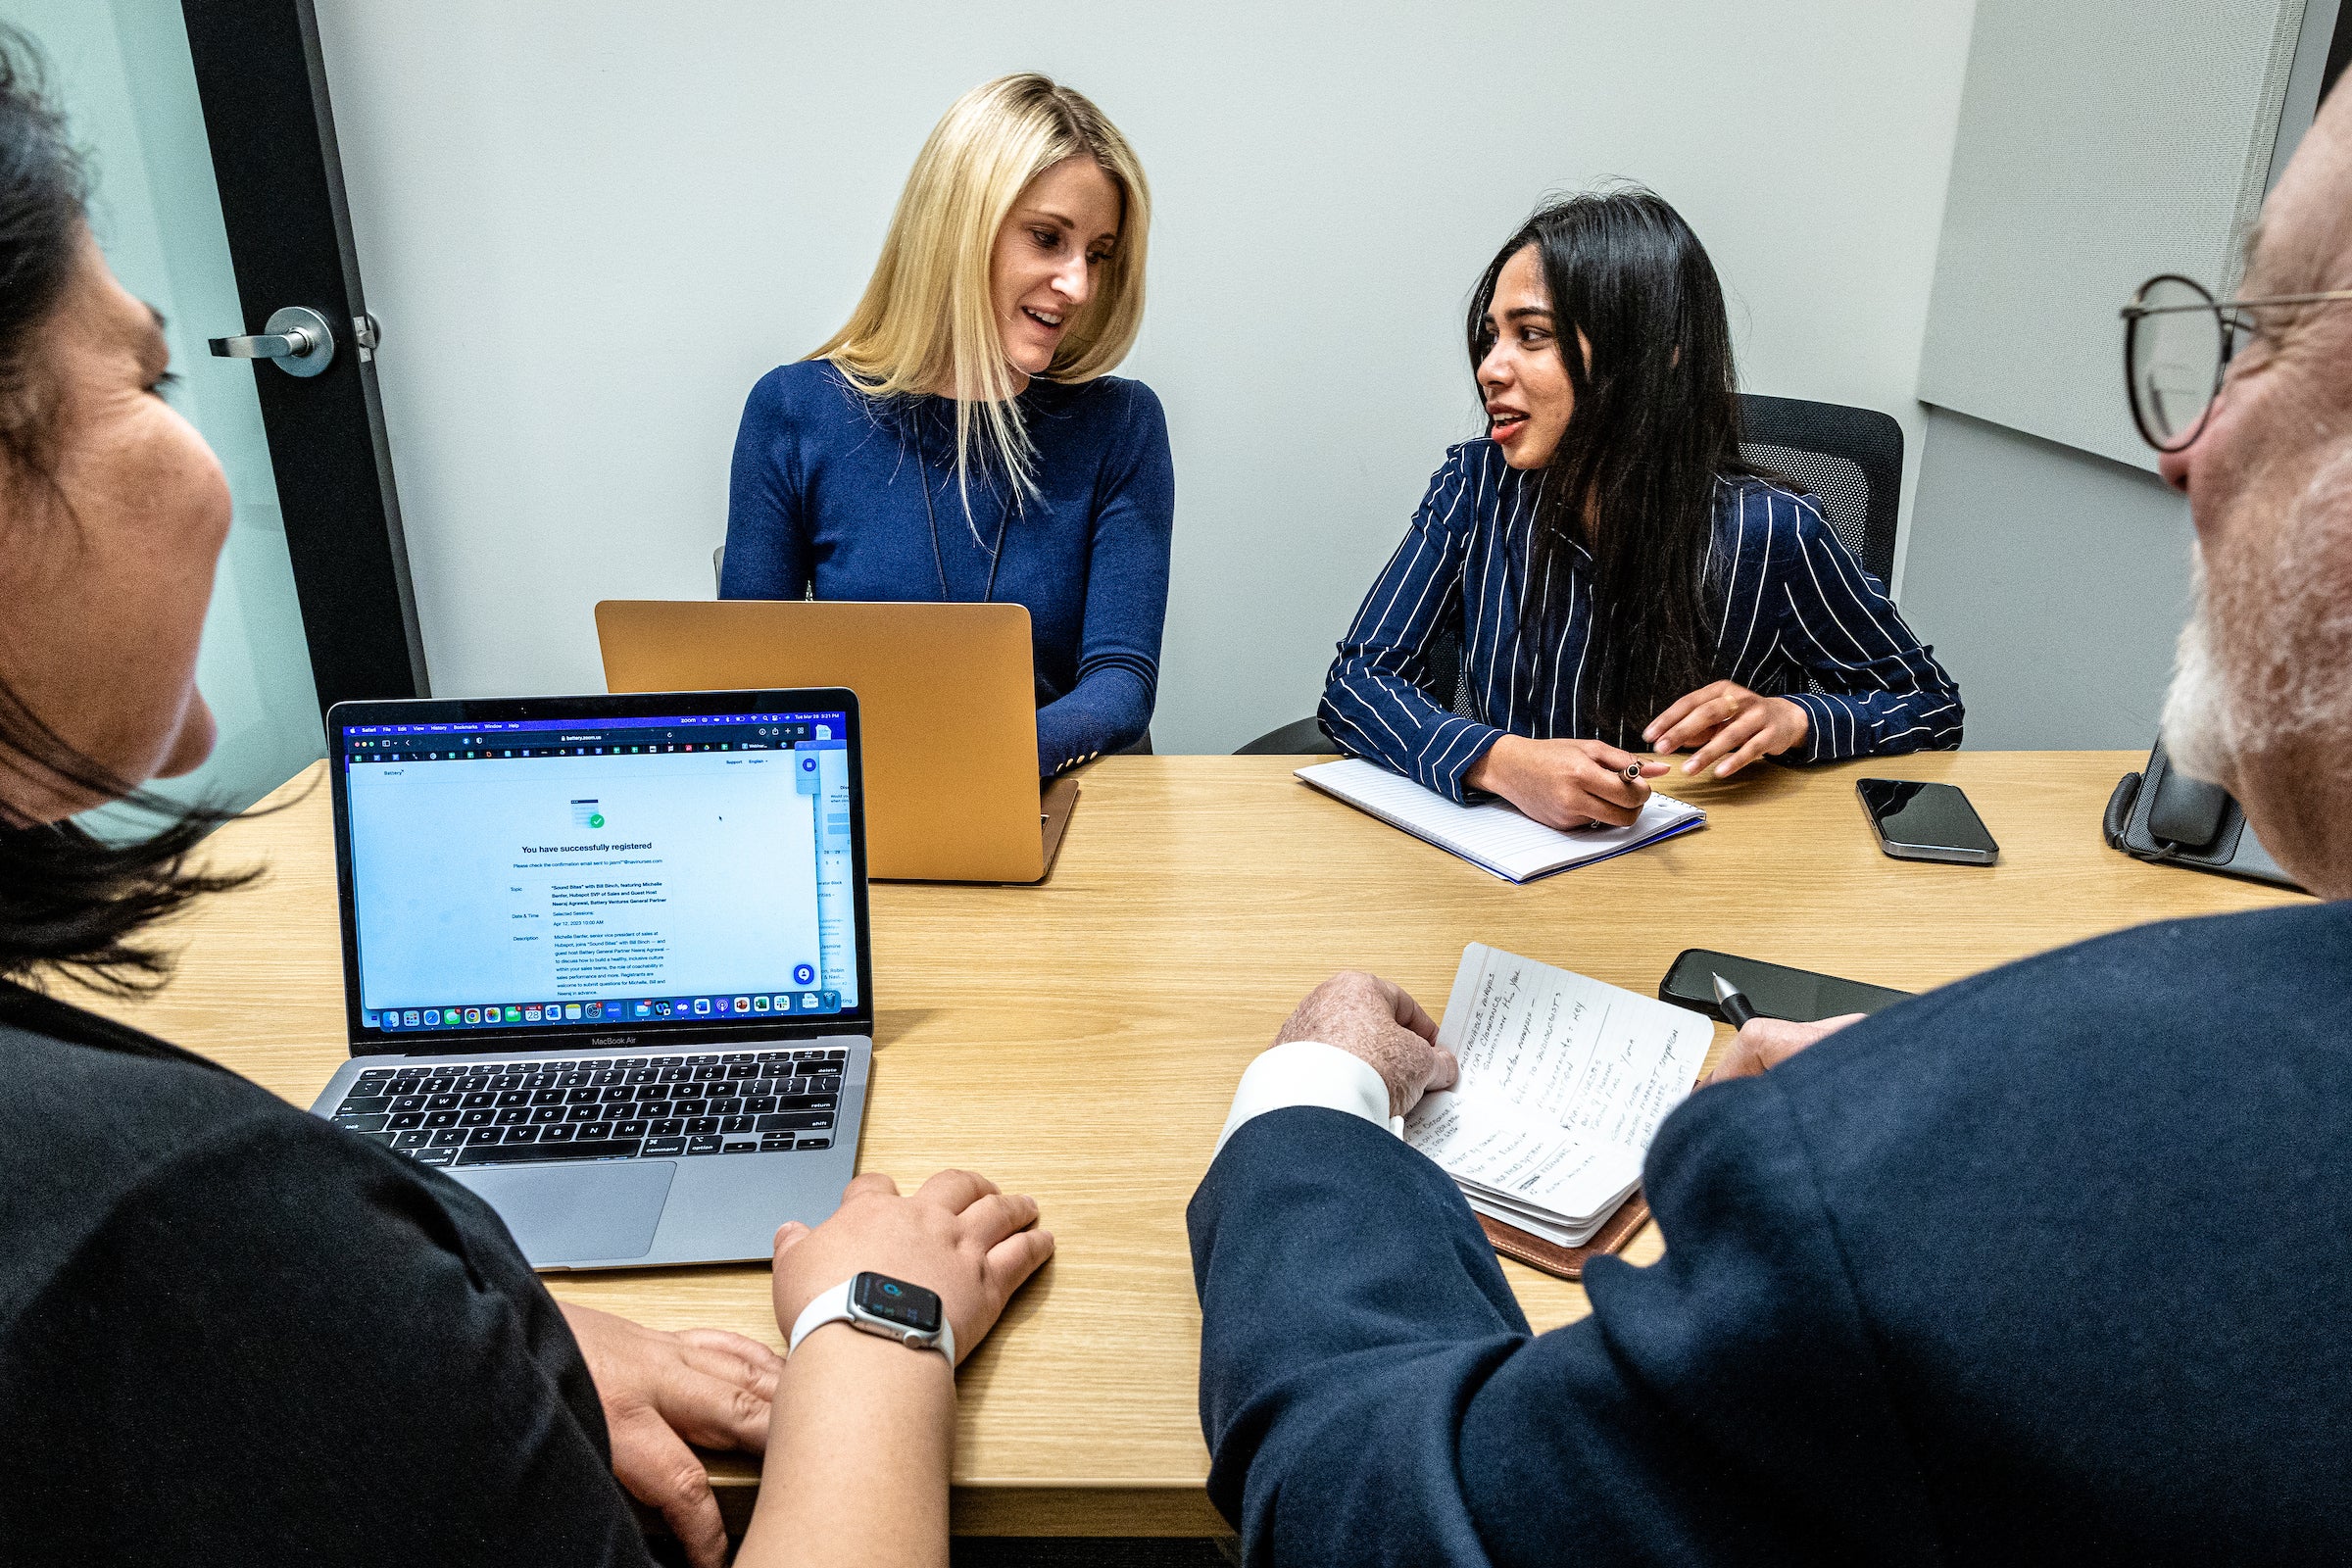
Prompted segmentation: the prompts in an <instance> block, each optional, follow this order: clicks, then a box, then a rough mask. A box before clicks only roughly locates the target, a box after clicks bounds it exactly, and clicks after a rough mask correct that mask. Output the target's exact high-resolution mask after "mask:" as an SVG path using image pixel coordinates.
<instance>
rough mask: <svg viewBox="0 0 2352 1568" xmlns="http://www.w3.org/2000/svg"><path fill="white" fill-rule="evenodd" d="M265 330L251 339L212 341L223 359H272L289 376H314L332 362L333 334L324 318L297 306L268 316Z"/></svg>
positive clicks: (216, 351)
mask: <svg viewBox="0 0 2352 1568" xmlns="http://www.w3.org/2000/svg"><path fill="white" fill-rule="evenodd" d="M264 326H265V327H266V330H265V331H262V332H260V333H257V334H255V335H254V336H252V337H217V338H214V339H212V348H213V353H214V354H215V355H217V356H218V357H220V358H221V359H224V360H275V361H276V362H277V368H279V369H281V370H283V371H285V372H286V373H287V374H288V375H317V374H318V373H319V371H320V370H323V369H325V368H327V367H328V366H329V365H332V364H333V363H334V359H335V333H334V329H333V328H332V327H330V326H328V325H327V324H326V318H325V317H323V316H320V315H319V313H318V312H317V311H314V310H309V309H306V308H305V307H303V306H300V305H289V306H287V307H285V308H284V309H283V310H279V311H273V312H271V313H270V319H269V320H268V321H267V322H265V323H264Z"/></svg>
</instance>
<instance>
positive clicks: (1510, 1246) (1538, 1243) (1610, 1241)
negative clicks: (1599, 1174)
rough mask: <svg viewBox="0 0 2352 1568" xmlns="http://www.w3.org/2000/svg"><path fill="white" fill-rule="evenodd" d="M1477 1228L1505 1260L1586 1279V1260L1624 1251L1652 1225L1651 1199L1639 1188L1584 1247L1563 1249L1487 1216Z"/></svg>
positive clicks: (1560, 1274) (1566, 1278)
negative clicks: (1635, 1233) (1636, 1234)
mask: <svg viewBox="0 0 2352 1568" xmlns="http://www.w3.org/2000/svg"><path fill="white" fill-rule="evenodd" d="M1477 1219H1478V1228H1479V1229H1480V1230H1482V1231H1485V1232H1486V1233H1487V1240H1488V1241H1489V1242H1492V1243H1493V1244H1494V1246H1495V1250H1496V1251H1497V1252H1500V1253H1501V1254H1502V1255H1503V1256H1505V1257H1510V1258H1516V1259H1518V1260H1519V1261H1520V1262H1522V1263H1525V1264H1526V1265H1527V1266H1528V1267H1529V1268H1540V1269H1542V1270H1543V1271H1544V1273H1546V1274H1556V1275H1558V1276H1559V1277H1560V1278H1561V1279H1564V1280H1581V1279H1583V1278H1584V1277H1585V1259H1586V1258H1588V1257H1598V1256H1601V1255H1602V1254H1604V1253H1608V1252H1615V1251H1621V1250H1624V1247H1625V1244H1626V1243H1628V1242H1630V1241H1632V1240H1633V1239H1634V1232H1636V1231H1638V1230H1640V1229H1641V1228H1642V1226H1644V1225H1646V1224H1648V1223H1649V1200H1648V1199H1646V1198H1644V1197H1643V1196H1642V1189H1641V1188H1639V1187H1637V1188H1635V1189H1634V1190H1633V1192H1632V1193H1630V1194H1629V1195H1627V1197H1626V1200H1625V1201H1624V1202H1622V1203H1620V1204H1618V1205H1617V1212H1616V1213H1614V1214H1611V1215H1610V1216H1609V1218H1608V1221H1607V1223H1606V1224H1604V1225H1602V1226H1601V1227H1600V1229H1598V1230H1596V1231H1594V1232H1593V1239H1592V1240H1591V1241H1589V1242H1587V1243H1586V1244H1585V1245H1584V1246H1582V1247H1562V1246H1560V1245H1559V1244H1558V1243H1557V1242H1547V1241H1544V1239H1543V1238H1542V1237H1540V1236H1530V1235H1529V1234H1528V1233H1527V1232H1525V1231H1523V1230H1521V1229H1520V1228H1519V1227H1518V1226H1516V1225H1505V1224H1504V1223H1503V1222H1502V1221H1500V1220H1498V1219H1495V1218H1492V1217H1490V1216H1488V1215H1485V1214H1480V1215H1478V1216H1477Z"/></svg>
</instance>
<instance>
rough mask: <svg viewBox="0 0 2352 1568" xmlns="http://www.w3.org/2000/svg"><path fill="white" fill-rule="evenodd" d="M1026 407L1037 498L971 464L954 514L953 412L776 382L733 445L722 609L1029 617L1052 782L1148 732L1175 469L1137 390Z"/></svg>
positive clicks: (781, 375)
mask: <svg viewBox="0 0 2352 1568" xmlns="http://www.w3.org/2000/svg"><path fill="white" fill-rule="evenodd" d="M1019 406H1020V411H1021V416H1022V417H1023V419H1024V420H1025V421H1026V422H1027V426H1028V430H1029V437H1030V440H1031V441H1032V442H1033V443H1034V445H1035V448H1036V469H1035V474H1036V480H1037V493H1036V494H1034V495H1031V496H1028V497H1026V498H1023V499H1021V500H1020V501H1018V503H1017V504H1016V502H1015V500H1014V497H1013V492H1012V487H1011V486H1010V485H1009V484H1007V483H1006V482H1005V479H1004V478H1003V476H1002V474H1001V472H999V471H998V470H997V469H995V468H994V467H990V466H982V467H980V468H977V469H976V470H975V471H974V473H973V475H972V480H971V483H970V486H969V496H970V511H969V514H968V515H967V514H966V511H965V505H964V500H963V498H962V497H961V496H959V495H958V493H957V489H956V464H955V454H956V433H955V432H956V426H955V405H954V404H953V403H952V402H950V401H949V400H947V399H945V398H933V397H916V398H894V399H888V400H882V399H875V398H869V397H867V396H866V395H865V394H863V393H861V392H859V391H858V389H857V388H856V387H854V386H852V385H851V384H850V383H849V381H848V380H847V379H846V378H845V377H844V376H843V375H842V373H841V372H840V371H839V370H837V369H835V368H833V367H832V366H831V365H829V364H826V363H825V362H823V361H821V360H806V361H802V362H801V363H799V364H795V365H787V366H783V367H780V368H777V369H774V370H770V371H769V372H768V373H767V374H766V375H764V376H761V377H760V384H759V385H758V386H755V387H754V388H752V396H751V400H750V402H749V403H747V404H746V405H745V407H744V411H743V427H742V429H741V431H740V432H738V434H737V435H736V438H735V467H734V475H733V479H732V482H731V484H730V486H729V490H728V503H727V558H726V570H725V573H724V576H723V578H722V580H721V581H720V584H719V597H720V598H722V599H800V598H803V597H805V596H806V595H807V594H808V593H809V591H810V590H813V592H814V595H815V597H816V598H818V599H866V600H876V599H888V600H921V599H932V600H936V599H953V600H967V601H968V600H977V599H981V598H984V597H993V598H994V599H996V600H997V601H999V602H1000V603H1008V604H1020V605H1026V606H1027V607H1028V608H1029V621H1030V629H1031V634H1032V636H1033V638H1034V640H1035V646H1036V655H1037V698H1038V713H1037V757H1038V772H1039V773H1041V774H1053V773H1058V772H1060V771H1062V770H1063V769H1065V768H1068V767H1070V766H1073V765H1075V764H1076V763H1079V762H1083V761H1086V760H1089V759H1091V758H1094V757H1098V756H1101V755H1102V754H1103V753H1104V752H1110V751H1116V750H1117V749H1119V748H1120V747H1122V746H1126V745H1128V744H1130V743H1132V742H1133V741H1135V740H1136V739H1137V738H1138V737H1140V736H1141V735H1142V734H1143V733H1144V730H1145V727H1146V726H1147V725H1149V724H1150V723H1151V722H1152V698H1153V694H1154V692H1155V690H1156V688H1157V686H1158V682H1159V637H1160V626H1161V622H1162V621H1163V620H1164V619H1165V618H1166V615H1167V606H1168V544H1169V536H1170V533H1171V530H1172V527H1173V522H1174V515H1175V510H1176V476H1175V470H1174V467H1173V466H1172V464H1171V462H1170V460H1169V457H1168V427H1167V420H1166V418H1165V417H1163V416H1162V415H1161V413H1160V408H1159V399H1157V398H1156V397H1154V396H1152V389H1151V388H1150V387H1147V386H1145V385H1144V384H1143V383H1142V382H1141V381H1128V380H1122V379H1119V378H1117V377H1115V376H1102V377H1099V378H1097V379H1095V380H1092V381H1087V382H1084V383H1081V384H1079V385H1076V386H1064V385H1060V384H1058V383H1055V382H1051V381H1045V380H1032V381H1031V382H1030V383H1029V389H1028V390H1027V391H1026V392H1024V393H1022V394H1021V397H1020V400H1019ZM926 483H927V484H928V486H929V489H930V506H929V508H928V509H926V508H925V506H924V494H923V492H924V487H925V485H926ZM1000 531H1001V533H1002V538H1003V541H1004V543H1003V558H1002V560H1001V561H1000V562H999V563H998V564H997V567H996V580H995V584H994V591H993V594H992V593H991V589H990V582H989V572H990V560H991V556H992V555H993V554H994V553H995V551H996V549H997V546H998V540H999V537H1000ZM935 538H936V542H937V550H936V553H935V552H934V549H933V545H934V539H935ZM943 579H944V581H943Z"/></svg>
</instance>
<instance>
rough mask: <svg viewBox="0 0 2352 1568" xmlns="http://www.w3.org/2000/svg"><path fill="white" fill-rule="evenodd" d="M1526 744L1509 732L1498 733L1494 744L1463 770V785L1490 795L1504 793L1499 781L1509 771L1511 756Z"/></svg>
mask: <svg viewBox="0 0 2352 1568" xmlns="http://www.w3.org/2000/svg"><path fill="white" fill-rule="evenodd" d="M1526 744H1527V743H1526V742H1525V741H1523V740H1521V739H1520V738H1519V737H1518V736H1516V735H1513V734H1511V733H1510V732H1509V731H1508V730H1504V731H1502V732H1500V733H1498V734H1497V735H1495V740H1494V742H1493V744H1491V745H1490V746H1488V748H1487V749H1486V750H1485V751H1483V752H1481V753H1479V755H1478V757H1477V758H1476V760H1473V761H1472V762H1471V764H1470V765H1469V766H1468V767H1466V768H1464V769H1463V770H1462V783H1463V784H1464V785H1466V786H1467V787H1468V788H1470V789H1474V790H1485V791H1486V792H1487V793H1488V794H1490V795H1500V794H1502V793H1504V791H1503V788H1502V785H1501V783H1500V782H1499V781H1500V780H1501V779H1502V777H1503V776H1504V775H1505V774H1506V773H1507V772H1508V771H1509V768H1510V765H1511V754H1512V753H1513V752H1514V751H1516V750H1517V749H1518V748H1519V747H1521V746H1524V745H1526Z"/></svg>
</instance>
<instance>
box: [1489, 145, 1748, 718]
mask: <svg viewBox="0 0 2352 1568" xmlns="http://www.w3.org/2000/svg"><path fill="white" fill-rule="evenodd" d="M1530 246H1533V247H1534V248H1535V251H1536V255H1537V257H1538V258H1539V260H1540V261H1541V263H1542V266H1543V270H1544V286H1545V288H1546V289H1547V290H1548V291H1549V293H1550V295H1551V311H1552V321H1553V327H1554V331H1555V341H1556V342H1557V344H1558V346H1559V352H1560V358H1561V360H1562V361H1563V362H1564V363H1565V365H1566V367H1567V370H1568V384H1569V386H1570V387H1571V388H1572V389H1573V390H1574V392H1575V396H1576V408H1575V413H1574V414H1573V415H1572V416H1571V417H1570V418H1569V420H1568V428H1567V430H1566V431H1565V432H1564V433H1563V434H1562V435H1561V437H1560V444H1559V447H1558V449H1557V450H1556V451H1555V452H1554V453H1553V454H1552V458H1551V462H1550V464H1549V465H1548V466H1546V467H1545V468H1544V473H1543V477H1542V481H1541V483H1540V485H1539V486H1538V492H1537V499H1536V503H1535V508H1534V521H1533V527H1534V535H1533V538H1532V541H1531V548H1530V550H1529V554H1528V572H1527V580H1526V581H1525V583H1523V584H1522V585H1521V589H1520V605H1519V616H1520V623H1521V624H1522V625H1525V626H1530V627H1543V626H1551V627H1556V626H1557V625H1558V624H1559V621H1560V617H1562V616H1565V615H1566V614H1567V613H1568V594H1569V586H1568V583H1569V573H1568V572H1567V570H1566V569H1565V565H1566V563H1565V562H1563V561H1562V560H1560V558H1561V557H1562V556H1563V555H1564V554H1565V553H1566V552H1567V551H1568V549H1569V547H1570V542H1571V541H1580V542H1582V543H1583V544H1584V545H1585V547H1586V548H1587V549H1588V550H1590V551H1591V552H1592V554H1593V567H1592V586H1593V625H1592V628H1591V632H1590V640H1589V641H1588V643H1587V645H1586V647H1587V654H1586V665H1585V668H1586V676H1585V678H1586V680H1587V681H1588V682H1589V686H1588V689H1589V690H1590V691H1591V693H1592V695H1593V710H1592V711H1593V715H1594V718H1595V725H1594V730H1593V733H1594V734H1596V735H1597V736H1598V737H1599V738H1600V739H1602V740H1605V741H1608V742H1610V743H1611V744H1614V745H1624V744H1626V743H1627V741H1628V738H1629V737H1632V738H1638V737H1639V736H1640V733H1641V730H1642V725H1644V724H1646V723H1648V722H1649V720H1650V719H1651V718H1653V717H1655V716H1656V715H1657V713H1658V712H1659V711H1661V710H1663V709H1664V708H1665V707H1666V706H1667V705H1668V704H1669V703H1671V702H1673V701H1674V700H1675V699H1676V698H1678V697H1680V696H1682V695H1683V694H1684V693H1686V692H1689V691H1691V690H1694V689H1695V688H1697V687H1699V686H1702V685H1704V684H1706V682H1707V681H1709V680H1711V679H1713V678H1714V667H1713V657H1712V656H1713V650H1714V640H1715V638H1714V631H1713V628H1712V627H1711V625H1710V624H1709V619H1710V617H1709V611H1708V605H1707V603H1706V598H1705V585H1704V584H1702V583H1701V581H1700V574H1701V572H1702V570H1703V569H1704V566H1705V563H1706V559H1707V544H1708V539H1709V537H1710V535H1711V532H1712V529H1713V519H1714V506H1715V482H1716V477H1717V476H1718V475H1719V474H1720V475H1735V476H1736V475H1740V474H1749V473H1754V472H1756V471H1757V470H1755V469H1754V468H1753V467H1751V466H1749V465H1748V464H1747V463H1746V462H1745V461H1744V460H1743V459H1742V458H1741V457H1740V402H1739V398H1738V396H1737V391H1738V378H1737V376H1736V375H1735V373H1734V371H1733V368H1732V333H1731V324H1730V322H1729V320H1728V319H1727V318H1726V316H1725V314H1724V307H1723V288H1722V285H1721V284H1720V283H1718V282H1717V281H1716V278H1715V268H1714V264H1713V263H1711V262H1709V261H1708V260H1707V253H1706V249H1705V248H1704V247H1703V246H1701V245H1700V244H1699V242H1698V236H1697V235H1696V234H1693V233H1692V232H1691V225H1690V224H1688V223H1686V222H1684V221H1683V220H1682V215H1680V214H1679V213H1677V212H1676V211H1675V210H1674V209H1673V208H1672V207H1670V206H1668V205H1667V204H1666V202H1665V201H1664V200H1663V199H1662V198H1660V197H1659V196H1657V195H1656V194H1655V193H1654V192H1651V191H1648V190H1644V189H1642V188H1641V187H1640V186H1625V187H1619V188H1614V189H1608V190H1602V191H1595V192H1588V193H1585V194H1581V195H1577V196H1571V197H1569V198H1567V199H1566V200H1564V201H1560V202H1555V203H1552V204H1551V205H1549V206H1546V207H1544V209H1543V210H1542V211H1540V212H1538V213H1537V214H1536V215H1535V216H1534V217H1533V218H1530V219H1529V220H1528V221H1527V222H1526V223H1525V224H1523V225H1522V226H1521V227H1520V229H1519V231H1518V232H1517V233H1515V234H1513V235H1512V236H1511V237H1510V238H1509V239H1508V240H1507V241H1505V242H1504V244H1503V247H1502V249H1501V250H1499V251H1497V252H1496V253H1495V260H1494V261H1493V262H1492V263H1490V264H1489V265H1488V267H1487V270H1486V275H1485V276H1484V277H1482V278H1480V279H1479V283H1478V288H1477V291H1476V292H1475V293H1474V294H1473V295H1472V296H1471V300H1470V321H1469V339H1470V368H1471V374H1472V375H1473V377H1475V376H1476V374H1477V371H1478V367H1479V365H1480V363H1481V362H1483V361H1484V360H1485V359H1486V357H1487V352H1488V350H1489V349H1491V348H1492V347H1493V346H1494V341H1495V339H1494V334H1493V333H1492V332H1491V331H1490V330H1489V329H1488V327H1487V321H1486V317H1487V309H1488V306H1489V305H1490V304H1492V303H1493V300H1494V297H1495V279H1496V278H1497V277H1498V276H1499V275H1500V274H1501V271H1502V268H1503V264H1504V263H1505V262H1508V261H1509V260H1510V259H1511V258H1512V257H1513V256H1516V255H1517V254H1518V253H1519V252H1520V251H1522V250H1525V249H1527V248H1528V247H1530ZM1579 334H1582V337H1583V340H1584V342H1585V343H1588V344H1590V345H1591V355H1592V363H1591V364H1590V365H1589V366H1588V365H1587V363H1586V359H1585V355H1584V353H1582V352H1579V345H1578V339H1579ZM1530 645H1532V652H1531V653H1530V654H1529V655H1528V656H1527V657H1529V658H1530V660H1531V661H1532V662H1533V663H1534V665H1535V666H1536V667H1535V668H1534V669H1533V670H1531V671H1530V673H1531V674H1532V675H1534V676H1535V677H1536V678H1537V679H1538V680H1541V681H1543V682H1544V683H1545V684H1548V683H1549V681H1550V680H1551V678H1552V676H1553V675H1554V673H1555V672H1554V671H1553V670H1551V669H1550V668H1549V667H1548V665H1549V662H1550V660H1551V659H1553V658H1554V657H1556V655H1555V653H1554V652H1553V650H1554V649H1556V647H1557V639H1556V638H1554V637H1548V636H1539V637H1534V638H1531V639H1527V640H1526V643H1525V644H1523V646H1530Z"/></svg>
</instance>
